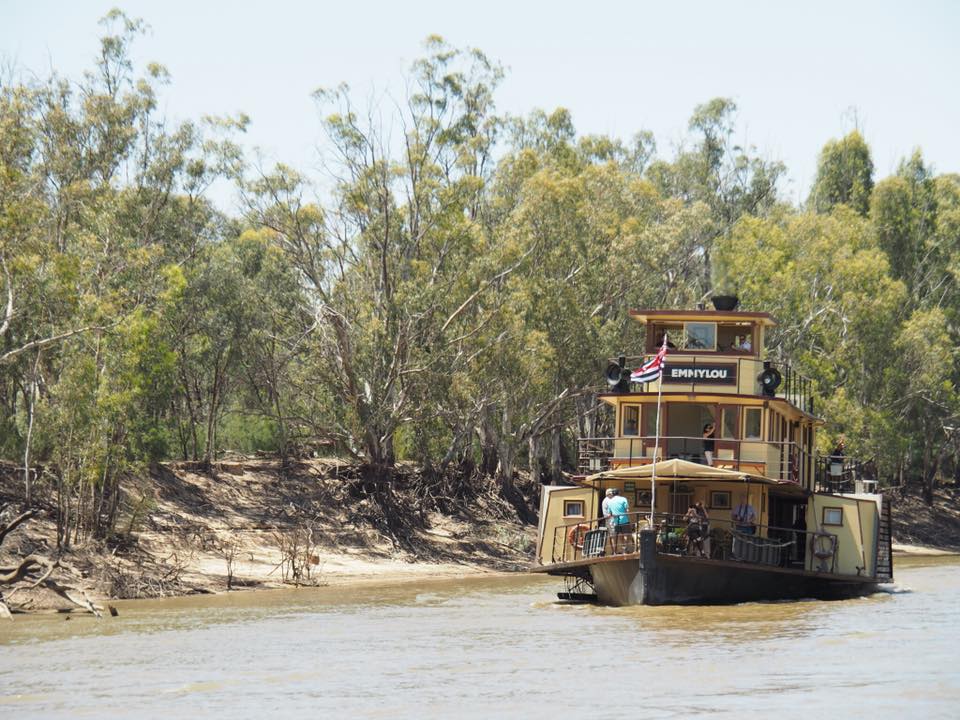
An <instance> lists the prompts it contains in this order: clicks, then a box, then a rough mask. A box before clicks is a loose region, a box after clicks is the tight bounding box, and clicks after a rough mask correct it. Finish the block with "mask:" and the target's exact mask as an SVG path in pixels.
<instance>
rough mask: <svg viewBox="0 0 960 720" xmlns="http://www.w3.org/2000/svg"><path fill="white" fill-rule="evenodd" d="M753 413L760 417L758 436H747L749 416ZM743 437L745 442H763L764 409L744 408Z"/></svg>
mask: <svg viewBox="0 0 960 720" xmlns="http://www.w3.org/2000/svg"><path fill="white" fill-rule="evenodd" d="M751 412H756V413H757V415H759V418H758V420H757V435H755V436H754V435H748V434H747V415H749V414H750V413H751ZM741 437H742V438H743V439H744V440H760V441H762V440H763V408H762V407H750V406H747V407H744V408H743V429H742V431H741Z"/></svg>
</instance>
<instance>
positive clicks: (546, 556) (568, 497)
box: [537, 485, 597, 565]
mask: <svg viewBox="0 0 960 720" xmlns="http://www.w3.org/2000/svg"><path fill="white" fill-rule="evenodd" d="M596 497H597V494H596V491H594V490H593V489H592V488H585V487H563V486H554V485H545V486H543V488H542V495H541V497H540V517H541V522H540V533H541V534H540V536H539V537H538V538H537V560H539V562H540V563H541V564H543V565H547V564H549V563H550V562H552V560H551V558H552V557H553V551H554V547H553V546H554V543H560V542H566V532H564V533H563V534H562V535H563V537H561V534H560V533H558V532H557V528H558V527H560V526H566V525H574V524H576V523H578V522H585V523H589V522H591V521H592V520H595V519H596V517H597V503H596ZM568 501H573V502H582V503H583V513H582V514H581V515H565V514H564V508H565V507H568ZM557 550H558V551H559V550H560V548H559V547H558V548H557Z"/></svg>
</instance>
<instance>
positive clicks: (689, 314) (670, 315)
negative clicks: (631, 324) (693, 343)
mask: <svg viewBox="0 0 960 720" xmlns="http://www.w3.org/2000/svg"><path fill="white" fill-rule="evenodd" d="M630 317H632V318H633V319H634V320H637V321H638V322H642V323H646V322H653V321H659V322H671V321H674V322H689V321H696V320H703V321H705V322H752V323H754V324H756V325H764V326H767V327H773V326H775V325H776V324H777V321H776V320H775V319H774V317H773V315H771V314H770V313H766V312H737V311H735V310H730V311H720V310H631V311H630Z"/></svg>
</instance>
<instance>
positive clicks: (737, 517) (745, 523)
mask: <svg viewBox="0 0 960 720" xmlns="http://www.w3.org/2000/svg"><path fill="white" fill-rule="evenodd" d="M730 517H732V518H733V525H734V529H735V530H736V531H737V532H739V533H743V534H744V535H753V534H754V533H756V532H757V525H756V523H757V513H756V512H755V511H754V509H753V505H751V504H750V499H749V498H748V497H744V496H743V495H741V496H740V504H739V505H737V506H736V507H735V508H734V509H733V512H731V513H730Z"/></svg>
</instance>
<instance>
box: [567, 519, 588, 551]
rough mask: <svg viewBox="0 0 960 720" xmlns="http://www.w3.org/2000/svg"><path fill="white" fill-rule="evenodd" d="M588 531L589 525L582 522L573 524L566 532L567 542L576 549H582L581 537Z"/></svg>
mask: <svg viewBox="0 0 960 720" xmlns="http://www.w3.org/2000/svg"><path fill="white" fill-rule="evenodd" d="M588 532H590V526H589V525H585V524H584V523H580V524H579V525H574V526H573V527H572V528H570V532H568V533H567V542H568V543H570V544H571V545H573V547H575V548H577V549H578V550H582V549H583V539H584V538H585V537H586V536H587V533H588Z"/></svg>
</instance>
